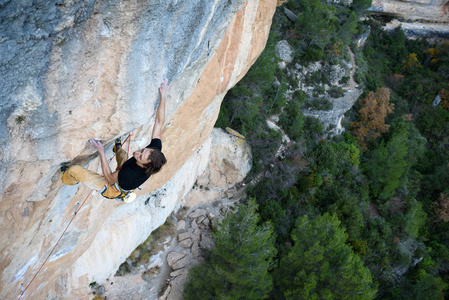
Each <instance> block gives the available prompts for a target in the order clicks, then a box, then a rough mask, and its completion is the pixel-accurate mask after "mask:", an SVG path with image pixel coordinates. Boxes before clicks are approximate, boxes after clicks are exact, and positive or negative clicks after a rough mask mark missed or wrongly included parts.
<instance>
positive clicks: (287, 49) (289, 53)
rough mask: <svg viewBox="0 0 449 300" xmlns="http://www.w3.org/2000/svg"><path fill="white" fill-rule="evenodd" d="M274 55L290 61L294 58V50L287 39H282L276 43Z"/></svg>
mask: <svg viewBox="0 0 449 300" xmlns="http://www.w3.org/2000/svg"><path fill="white" fill-rule="evenodd" d="M276 56H277V57H278V58H279V59H280V60H283V61H285V62H287V63H290V62H292V61H293V58H295V50H293V47H292V46H290V44H289V43H288V41H286V40H282V41H279V42H278V43H277V44H276Z"/></svg>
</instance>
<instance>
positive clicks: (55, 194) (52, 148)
mask: <svg viewBox="0 0 449 300" xmlns="http://www.w3.org/2000/svg"><path fill="white" fill-rule="evenodd" d="M276 4H277V3H276V1H274V0H247V1H245V0H229V1H224V0H217V1H193V0H187V1H162V0H152V1H118V0H113V1H101V0H87V1H68V0H67V1H3V2H2V4H1V5H0V7H1V9H0V18H1V20H2V22H1V23H0V36H1V38H0V59H1V64H0V76H1V78H2V82H1V84H0V94H1V100H0V101H1V102H0V137H1V139H2V147H1V148H0V195H1V198H0V226H1V228H2V230H1V233H0V240H1V241H2V243H1V244H0V255H1V257H2V259H1V261H0V269H1V270H2V277H1V280H0V293H1V294H0V298H2V299H3V298H8V299H9V298H12V297H17V296H18V295H19V294H20V285H21V284H22V283H23V284H24V287H27V286H28V284H29V283H30V281H31V279H32V278H33V276H34V274H35V273H36V272H37V270H38V269H39V267H40V265H41V264H42V263H43V262H44V260H45V259H46V257H47V256H48V255H49V254H50V252H51V250H52V248H53V246H54V245H56V242H57V241H58V239H59V237H60V236H61V234H62V233H63V231H64V229H65V228H66V226H67V225H68V224H69V222H70V220H71V218H72V213H73V212H74V210H75V207H76V203H77V202H79V203H80V204H82V205H81V208H80V210H79V212H78V213H77V215H76V218H75V219H74V220H73V222H72V223H71V225H70V227H69V229H68V230H67V232H66V233H65V235H64V237H63V238H62V239H61V241H60V242H59V244H58V246H57V247H56V249H55V250H54V252H53V253H52V254H51V256H50V257H49V260H48V262H47V263H46V265H45V266H44V268H43V269H42V270H41V273H40V274H39V275H38V276H37V277H36V279H35V280H34V281H33V282H32V284H31V285H30V286H29V288H28V289H27V290H26V292H25V294H24V295H23V297H22V298H24V299H44V298H54V297H56V296H57V297H58V298H59V297H61V298H66V299H77V298H80V299H82V298H84V297H85V296H86V291H87V290H88V289H89V283H91V282H94V281H98V282H102V281H103V280H105V279H106V278H107V277H108V276H109V275H110V274H112V273H113V272H114V271H115V270H117V268H118V266H119V265H120V264H121V263H122V262H123V261H124V260H125V258H126V257H127V256H129V254H130V253H131V252H132V250H133V249H134V248H135V247H136V246H137V245H139V244H140V243H142V242H143V241H144V240H145V239H146V237H147V236H148V235H149V234H150V233H151V231H153V230H154V229H156V228H157V227H159V226H160V225H161V224H163V223H164V221H165V219H166V218H167V216H168V215H169V214H170V213H171V212H172V211H173V210H174V209H175V208H176V207H177V205H178V203H179V201H180V200H181V199H182V197H183V196H184V195H185V194H187V192H188V191H190V190H191V187H192V185H193V183H194V182H195V181H196V180H197V177H198V174H202V173H203V172H204V169H205V168H206V164H207V161H208V157H209V154H210V149H211V144H210V139H209V136H210V133H211V131H212V128H213V125H214V123H215V121H216V118H217V115H218V112H219V107H220V103H221V101H222V99H223V97H224V95H225V93H226V92H227V90H228V89H230V88H231V87H232V86H233V85H234V84H235V83H236V82H237V81H238V80H239V79H240V78H241V77H242V76H243V75H244V74H245V73H246V72H247V70H248V69H249V67H250V66H251V65H252V63H254V61H255V60H256V59H257V57H258V55H259V54H260V52H261V51H262V50H263V48H264V46H265V43H266V39H267V37H268V33H269V29H270V25H271V19H272V16H273V13H274V10H275V6H276ZM164 76H166V77H167V78H168V79H169V91H168V94H167V101H166V124H165V129H164V132H163V138H162V142H163V152H164V154H165V155H166V157H167V159H168V163H167V164H166V166H164V168H163V169H162V171H161V172H160V173H158V174H157V175H155V176H152V178H151V179H150V180H149V181H148V182H146V183H145V184H144V185H143V186H142V190H140V191H137V194H138V197H137V199H136V200H135V201H134V202H133V203H132V204H119V203H116V202H115V201H114V200H107V199H103V198H102V197H101V196H100V195H99V194H98V193H97V192H95V191H94V192H93V193H92V194H91V195H90V196H89V197H86V196H87V195H89V189H88V188H87V187H86V186H85V185H83V184H78V185H75V186H64V185H63V184H62V183H61V181H60V176H61V175H60V173H59V171H58V170H59V167H60V164H61V163H63V162H67V161H72V162H74V163H77V164H81V165H84V166H85V167H88V168H89V169H91V170H94V171H97V172H101V168H100V165H99V161H98V159H97V154H96V152H95V150H94V149H93V148H92V147H91V146H89V145H88V144H87V143H86V141H87V140H88V139H89V138H94V137H96V138H100V139H102V140H103V142H104V144H105V145H106V150H107V155H109V156H112V153H111V147H112V144H113V141H114V139H115V138H116V137H118V136H127V134H128V133H130V132H132V133H133V135H132V137H131V139H132V140H131V145H130V150H131V152H133V151H135V150H137V149H139V148H141V147H144V146H145V145H147V144H148V143H149V141H150V137H151V132H152V124H153V121H154V115H155V109H156V107H157V102H158V97H159V95H158V86H159V84H160V82H161V80H162V79H163V77H164ZM111 168H113V169H114V165H113V163H111ZM84 201H85V202H84Z"/></svg>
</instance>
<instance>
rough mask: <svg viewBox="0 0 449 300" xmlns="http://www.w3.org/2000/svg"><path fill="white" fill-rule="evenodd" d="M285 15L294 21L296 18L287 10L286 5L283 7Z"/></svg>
mask: <svg viewBox="0 0 449 300" xmlns="http://www.w3.org/2000/svg"><path fill="white" fill-rule="evenodd" d="M284 13H285V16H286V17H287V18H288V19H289V20H290V21H292V22H296V21H297V20H298V16H297V15H296V14H295V13H294V12H292V11H291V10H289V9H288V8H287V7H284Z"/></svg>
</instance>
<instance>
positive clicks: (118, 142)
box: [112, 138, 122, 153]
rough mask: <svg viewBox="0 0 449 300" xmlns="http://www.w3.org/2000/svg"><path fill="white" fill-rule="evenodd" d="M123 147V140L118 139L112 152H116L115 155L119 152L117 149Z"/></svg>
mask: <svg viewBox="0 0 449 300" xmlns="http://www.w3.org/2000/svg"><path fill="white" fill-rule="evenodd" d="M121 146H122V140H121V139H120V138H117V139H116V140H115V145H114V149H112V151H114V153H115V152H116V151H117V149H118V148H119V147H121Z"/></svg>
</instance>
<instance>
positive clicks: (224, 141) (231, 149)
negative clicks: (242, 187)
mask: <svg viewBox="0 0 449 300" xmlns="http://www.w3.org/2000/svg"><path fill="white" fill-rule="evenodd" d="M251 163H252V156H251V149H250V147H249V145H248V144H247V143H246V141H245V137H244V136H242V135H240V134H239V133H238V132H236V131H234V130H232V129H230V128H228V132H226V131H224V130H223V129H220V128H214V130H213V131H212V134H211V156H210V161H209V163H208V166H207V167H206V169H205V170H204V173H203V174H201V175H200V176H199V178H198V179H197V181H196V184H195V186H194V188H193V189H192V191H191V192H190V193H189V194H188V195H187V196H186V197H185V198H184V199H183V205H184V206H187V207H193V206H196V205H198V204H200V203H201V202H206V201H212V200H214V199H216V198H219V197H224V196H225V195H224V193H225V192H226V191H228V190H229V189H230V188H231V187H233V186H234V185H235V184H236V183H238V182H241V181H242V180H243V179H244V178H245V176H246V175H247V174H248V173H249V171H250V170H251ZM199 211H200V210H197V211H195V212H194V213H193V214H197V213H200V212H199ZM189 217H191V218H196V216H193V217H192V216H189Z"/></svg>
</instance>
